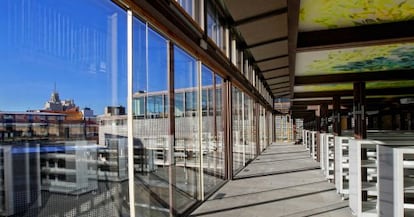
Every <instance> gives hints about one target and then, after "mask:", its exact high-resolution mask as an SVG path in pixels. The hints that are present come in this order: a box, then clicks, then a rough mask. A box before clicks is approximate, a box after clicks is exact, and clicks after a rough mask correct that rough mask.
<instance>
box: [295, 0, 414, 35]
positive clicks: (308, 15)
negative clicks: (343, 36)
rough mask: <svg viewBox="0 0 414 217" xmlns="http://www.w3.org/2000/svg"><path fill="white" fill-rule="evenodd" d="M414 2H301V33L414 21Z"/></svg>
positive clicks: (372, 0) (366, 0)
mask: <svg viewBox="0 0 414 217" xmlns="http://www.w3.org/2000/svg"><path fill="white" fill-rule="evenodd" d="M413 10H414V0H301V4H300V12H299V31H301V32H302V31H314V30H323V29H336V28H344V27H352V26H360V25H369V24H381V23H389V22H399V21H405V20H413V19H414V13H413Z"/></svg>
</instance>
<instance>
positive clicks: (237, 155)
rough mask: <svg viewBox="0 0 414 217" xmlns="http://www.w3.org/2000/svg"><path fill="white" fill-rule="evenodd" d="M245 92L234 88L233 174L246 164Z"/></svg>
mask: <svg viewBox="0 0 414 217" xmlns="http://www.w3.org/2000/svg"><path fill="white" fill-rule="evenodd" d="M243 109H244V106H243V92H241V91H240V90H239V89H237V88H236V87H233V88H232V125H233V129H232V133H233V173H235V172H237V171H238V170H240V169H241V168H242V167H243V166H244V163H245V152H246V149H245V148H246V147H245V144H244V142H245V140H244V134H243V127H244V126H243V111H242V110H243Z"/></svg>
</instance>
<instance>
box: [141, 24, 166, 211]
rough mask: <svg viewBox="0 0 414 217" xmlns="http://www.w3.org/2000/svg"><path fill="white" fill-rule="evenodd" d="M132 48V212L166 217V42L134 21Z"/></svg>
mask: <svg viewBox="0 0 414 217" xmlns="http://www.w3.org/2000/svg"><path fill="white" fill-rule="evenodd" d="M133 46H134V50H133V51H134V54H135V55H134V56H133V66H134V72H133V91H134V95H133V105H134V106H133V110H134V122H133V135H134V174H135V176H134V183H135V209H136V213H137V214H138V215H139V216H169V205H168V201H169V188H170V185H169V176H168V175H169V165H170V160H169V158H168V156H169V153H170V150H169V145H168V144H169V143H168V141H169V140H168V138H169V133H168V129H169V128H168V126H169V125H168V123H169V121H168V115H167V113H166V111H167V108H166V107H167V105H168V100H167V99H168V98H167V97H165V96H166V95H167V84H168V83H167V77H168V76H167V75H168V74H167V72H168V71H167V70H168V68H167V65H168V64H167V63H168V62H167V61H168V53H167V50H168V49H167V47H168V41H167V40H166V39H165V38H164V37H162V36H161V35H160V34H158V33H157V32H155V31H154V30H152V29H151V28H149V27H148V25H146V24H145V23H143V22H141V21H140V20H138V19H136V18H135V19H134V20H133Z"/></svg>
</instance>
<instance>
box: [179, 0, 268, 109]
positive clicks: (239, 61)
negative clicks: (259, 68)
mask: <svg viewBox="0 0 414 217" xmlns="http://www.w3.org/2000/svg"><path fill="white" fill-rule="evenodd" d="M176 1H177V3H178V4H179V5H180V6H181V7H182V8H183V9H184V10H185V11H186V12H187V13H188V14H189V15H190V16H191V17H192V18H193V19H194V21H196V22H197V23H198V24H199V25H200V27H201V29H202V30H204V31H207V35H208V36H209V37H210V39H211V40H212V41H213V42H214V43H215V44H216V45H217V47H218V48H220V50H221V51H222V53H223V54H224V55H225V56H227V58H229V59H230V60H231V62H232V63H233V64H234V65H235V66H236V67H237V68H238V69H239V70H240V73H242V74H243V75H244V76H245V77H246V78H247V80H249V81H250V82H251V84H252V85H253V86H254V87H255V88H256V89H257V90H258V91H259V93H260V94H261V95H262V96H263V97H264V98H265V99H266V101H267V102H268V103H269V104H270V105H271V104H272V103H273V100H272V97H271V95H270V93H269V92H268V91H267V90H266V88H265V85H264V83H263V81H262V80H260V79H259V76H258V75H257V74H256V71H255V70H254V69H253V67H252V65H251V64H250V62H249V59H248V58H247V57H246V56H245V55H244V51H243V50H241V49H239V48H238V46H237V44H238V41H237V40H236V39H235V38H236V37H235V36H232V35H231V34H230V29H229V27H226V25H225V24H224V23H223V21H222V20H223V18H222V17H221V16H220V14H219V12H218V10H217V9H216V7H215V4H214V3H212V1H204V0H176ZM203 7H207V10H203ZM204 11H206V12H207V16H206V18H207V20H206V21H204ZM204 22H206V25H204ZM205 28H207V29H205ZM230 28H231V27H230ZM230 55H231V56H230Z"/></svg>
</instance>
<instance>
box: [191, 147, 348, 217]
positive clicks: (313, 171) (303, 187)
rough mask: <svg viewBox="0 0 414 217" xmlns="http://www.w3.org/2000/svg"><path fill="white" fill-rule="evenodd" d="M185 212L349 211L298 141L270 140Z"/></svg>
mask: <svg viewBox="0 0 414 217" xmlns="http://www.w3.org/2000/svg"><path fill="white" fill-rule="evenodd" d="M191 216H202V217H213V216H214V217H223V216H227V217H230V216H235V217H267V216H268V217H275V216H289V217H294V216H295V217H299V216H333V217H351V216H352V215H351V211H350V209H349V208H348V201H342V200H341V197H340V196H339V195H337V194H336V190H335V186H334V184H331V183H328V181H326V180H325V179H324V178H323V177H322V175H321V171H320V170H319V164H318V163H316V162H315V161H313V160H311V158H310V157H309V155H308V152H307V151H306V150H305V149H304V148H303V146H301V145H292V144H287V143H278V144H273V145H271V146H270V147H269V148H268V149H267V150H266V151H265V152H263V154H262V155H260V156H259V157H258V158H257V159H255V160H254V161H253V162H251V163H250V164H249V165H248V166H247V167H246V168H245V169H244V170H243V171H241V172H240V173H239V174H238V175H237V176H236V179H235V180H233V181H230V182H228V183H227V184H226V185H224V186H223V187H222V188H221V189H220V190H218V191H217V192H216V193H215V194H214V195H212V196H211V197H210V198H209V199H208V200H207V201H206V202H204V203H203V204H202V205H201V206H200V207H199V208H198V209H197V210H195V211H194V212H193V213H192V215H191Z"/></svg>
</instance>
